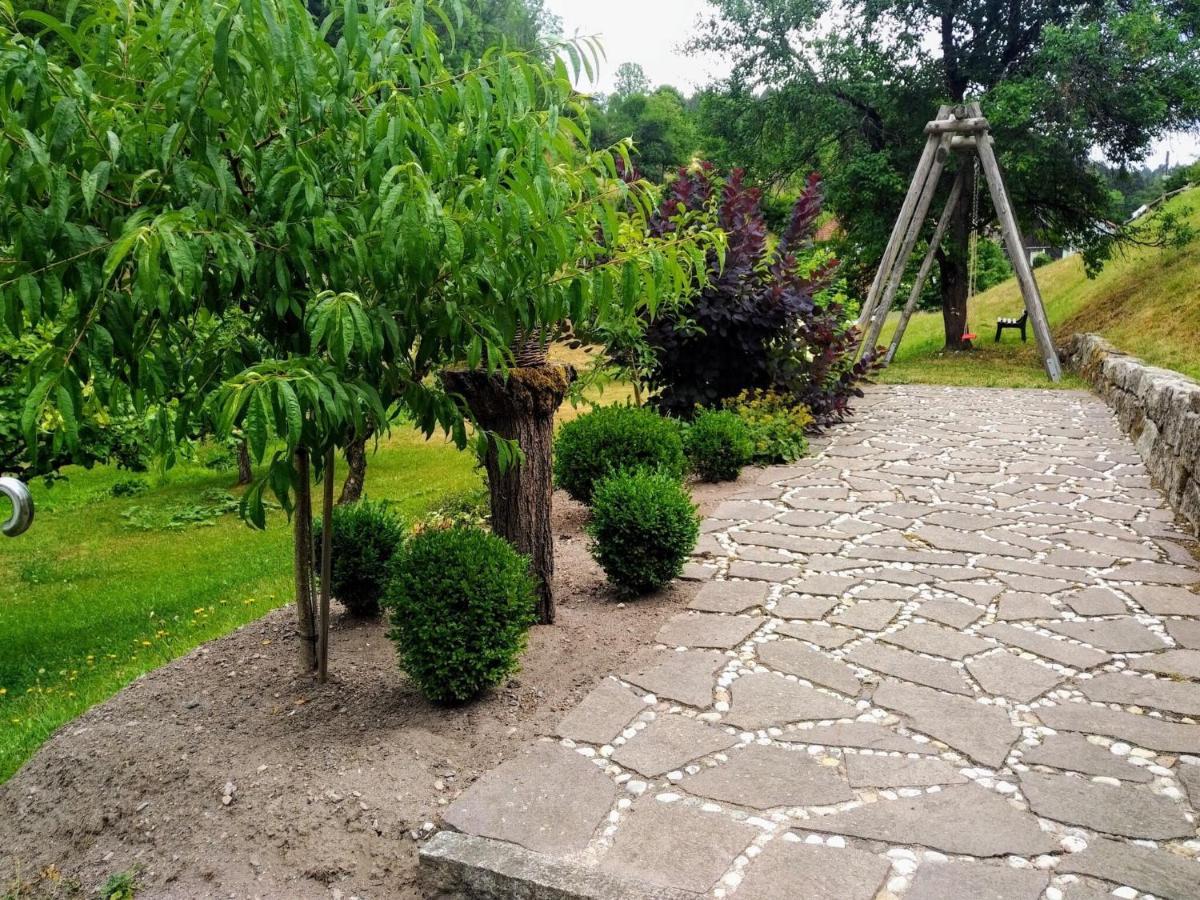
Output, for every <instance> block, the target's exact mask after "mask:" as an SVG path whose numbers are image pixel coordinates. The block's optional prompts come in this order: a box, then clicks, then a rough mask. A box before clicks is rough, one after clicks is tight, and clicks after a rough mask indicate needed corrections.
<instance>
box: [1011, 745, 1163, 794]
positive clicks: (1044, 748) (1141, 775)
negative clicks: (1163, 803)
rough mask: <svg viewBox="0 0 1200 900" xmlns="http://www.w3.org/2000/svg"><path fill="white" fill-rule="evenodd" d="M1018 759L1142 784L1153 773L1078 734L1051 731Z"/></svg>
mask: <svg viewBox="0 0 1200 900" xmlns="http://www.w3.org/2000/svg"><path fill="white" fill-rule="evenodd" d="M1021 762H1024V763H1029V764H1031V765H1039V766H1051V767H1052V768H1055V769H1068V770H1070V771H1072V772H1083V773H1084V774H1085V775H1103V776H1106V777H1108V778H1120V779H1122V780H1123V781H1135V782H1138V783H1141V784H1145V783H1146V782H1148V781H1153V780H1154V776H1153V775H1152V774H1151V773H1150V772H1148V771H1146V770H1145V769H1144V768H1139V767H1138V766H1131V765H1130V764H1129V763H1127V762H1125V760H1124V759H1122V758H1121V757H1119V756H1117V755H1116V754H1115V753H1110V752H1109V751H1108V748H1106V747H1098V746H1096V745H1095V744H1093V743H1091V742H1090V741H1088V740H1087V738H1085V737H1084V736H1083V735H1081V734H1052V735H1050V736H1049V737H1047V738H1046V739H1045V740H1044V741H1042V743H1041V744H1039V745H1038V746H1037V747H1028V748H1025V750H1024V753H1023V754H1022V756H1021Z"/></svg>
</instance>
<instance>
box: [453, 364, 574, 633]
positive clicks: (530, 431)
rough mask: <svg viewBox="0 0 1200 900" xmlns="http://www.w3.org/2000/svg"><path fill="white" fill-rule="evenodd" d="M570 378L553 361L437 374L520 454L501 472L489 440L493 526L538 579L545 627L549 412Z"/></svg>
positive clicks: (548, 618) (549, 600)
mask: <svg viewBox="0 0 1200 900" xmlns="http://www.w3.org/2000/svg"><path fill="white" fill-rule="evenodd" d="M574 377H575V370H574V369H572V368H570V367H569V366H555V365H542V366H530V367H527V368H514V369H511V370H509V372H508V376H507V379H506V378H504V377H503V376H500V375H490V374H488V373H487V372H482V371H477V370H474V371H462V370H454V371H447V372H443V373H442V379H443V382H444V383H445V385H446V388H447V390H449V391H451V392H452V393H456V394H461V395H462V396H463V398H464V399H465V400H466V401H467V404H468V405H469V406H470V408H471V411H472V412H473V413H474V414H475V417H476V418H477V419H478V420H479V424H480V425H482V426H483V427H484V428H486V429H487V430H488V431H492V432H495V433H496V434H497V435H499V436H500V437H502V438H505V439H507V440H515V441H516V442H517V444H518V446H520V448H521V451H522V452H523V453H524V455H525V459H524V462H522V463H521V464H520V465H511V466H509V467H508V468H507V469H503V470H502V469H501V467H500V461H499V456H498V453H497V450H496V447H495V445H494V444H492V445H491V446H489V448H488V453H487V459H486V460H485V465H486V467H487V474H488V490H489V492H490V494H491V510H492V530H493V531H495V532H496V534H498V535H500V536H501V537H503V538H505V539H506V540H508V541H509V542H510V543H511V544H512V545H513V546H514V547H516V548H517V550H518V551H520V552H521V553H524V554H526V555H527V556H529V557H530V559H531V560H532V563H533V571H534V574H535V575H536V576H537V578H538V580H539V582H540V583H539V586H538V594H539V598H538V620H539V621H540V622H542V623H543V624H545V625H549V624H551V623H553V622H554V533H553V531H552V529H551V526H550V512H551V504H552V495H553V491H554V488H553V483H552V480H551V463H552V449H553V445H554V412H555V410H557V409H558V407H559V405H560V404H561V403H562V401H563V396H564V395H565V394H566V392H567V388H568V387H569V386H570V383H571V381H572V379H573V378H574Z"/></svg>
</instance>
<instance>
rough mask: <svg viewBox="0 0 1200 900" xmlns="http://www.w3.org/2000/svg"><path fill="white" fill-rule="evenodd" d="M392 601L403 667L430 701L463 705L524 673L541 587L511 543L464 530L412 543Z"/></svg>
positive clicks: (393, 582)
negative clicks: (523, 658)
mask: <svg viewBox="0 0 1200 900" xmlns="http://www.w3.org/2000/svg"><path fill="white" fill-rule="evenodd" d="M384 602H385V604H386V605H387V607H388V608H389V610H390V611H391V618H392V627H391V630H390V631H389V632H388V636H389V637H390V638H391V639H392V640H393V641H394V642H395V643H396V649H397V650H398V651H399V654H400V666H401V667H402V668H403V669H404V670H405V671H406V672H407V673H408V674H409V676H410V677H411V678H412V679H413V681H415V682H416V683H417V685H418V686H419V687H420V688H421V691H422V692H423V693H424V694H425V696H426V697H428V698H429V699H430V700H433V701H435V702H437V703H462V702H465V701H467V700H470V699H472V698H474V697H477V696H478V695H479V694H480V693H481V692H482V691H484V690H486V689H487V688H489V687H493V686H495V685H497V684H500V683H501V682H502V681H504V679H506V678H507V677H508V676H509V675H511V674H512V673H513V672H515V671H516V670H517V666H518V659H519V658H520V655H521V651H523V650H524V649H525V636H526V632H528V630H529V626H530V625H532V624H533V622H534V618H535V615H534V610H535V604H536V602H537V582H536V581H535V580H534V577H533V575H532V574H530V571H529V560H528V558H527V557H524V556H522V555H521V554H519V553H517V551H516V550H514V549H513V548H512V546H511V545H510V544H509V543H508V542H507V541H505V540H503V539H502V538H499V537H497V536H496V535H494V534H490V533H488V532H486V531H483V530H481V529H479V528H473V527H461V526H460V527H455V528H447V529H444V530H430V531H424V532H422V533H420V534H417V535H414V536H412V537H410V538H409V539H408V540H407V541H405V542H404V544H403V545H402V546H401V548H400V550H399V552H398V553H397V554H396V556H395V558H394V559H393V560H392V565H391V576H390V578H389V581H388V588H387V595H386V597H385V600H384Z"/></svg>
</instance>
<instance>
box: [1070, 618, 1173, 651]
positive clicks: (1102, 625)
mask: <svg viewBox="0 0 1200 900" xmlns="http://www.w3.org/2000/svg"><path fill="white" fill-rule="evenodd" d="M1046 627H1047V628H1049V629H1050V630H1051V631H1057V632H1058V633H1059V634H1065V635H1066V636H1067V637H1072V638H1075V640H1077V641H1083V642H1084V643H1085V644H1091V645H1092V646H1093V647H1099V648H1100V649H1102V650H1112V651H1113V652H1115V653H1129V652H1131V651H1132V652H1136V651H1140V650H1163V649H1165V648H1166V646H1167V645H1166V642H1165V641H1163V639H1162V638H1160V637H1159V636H1158V635H1157V634H1155V633H1154V632H1153V631H1151V630H1150V629H1149V628H1147V627H1146V626H1145V625H1140V624H1139V623H1138V622H1136V621H1134V620H1133V619H1130V618H1124V619H1102V620H1098V621H1087V622H1053V623H1051V624H1049V625H1047V626H1046Z"/></svg>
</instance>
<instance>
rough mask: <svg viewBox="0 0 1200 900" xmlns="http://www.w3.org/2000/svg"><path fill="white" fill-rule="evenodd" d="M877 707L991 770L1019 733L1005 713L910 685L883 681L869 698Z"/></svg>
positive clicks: (962, 698)
mask: <svg viewBox="0 0 1200 900" xmlns="http://www.w3.org/2000/svg"><path fill="white" fill-rule="evenodd" d="M872 699H873V701H874V703H875V704H876V705H877V706H882V707H885V708H887V709H893V710H895V711H897V712H899V713H902V714H903V715H905V716H906V717H907V718H908V720H909V721H910V722H911V723H912V727H913V729H914V730H916V731H922V732H924V733H925V734H927V735H929V736H930V737H933V738H936V739H937V740H939V741H941V742H942V743H944V744H947V745H949V746H951V747H953V748H954V749H955V750H958V751H959V752H961V753H964V754H965V755H967V756H969V757H971V759H974V760H976V761H978V762H981V763H983V764H984V765H985V766H990V767H991V768H993V769H996V768H999V767H1000V766H1002V765H1003V764H1004V760H1005V758H1006V757H1007V756H1008V751H1009V749H1010V748H1011V747H1012V745H1013V742H1014V741H1016V740H1017V738H1018V737H1020V734H1021V729H1019V728H1017V727H1016V726H1015V725H1013V724H1012V723H1011V722H1010V721H1009V718H1008V713H1006V712H1005V711H1004V710H1003V709H1001V708H999V707H996V706H984V705H983V704H982V703H976V702H975V701H974V700H968V699H966V698H965V697H955V696H952V695H950V694H944V693H941V692H940V691H934V690H930V689H929V688H924V687H917V686H916V685H912V684H900V683H899V682H895V681H886V682H884V683H883V684H881V685H880V686H879V687H878V688H877V689H876V691H875V695H874V697H873V698H872Z"/></svg>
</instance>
